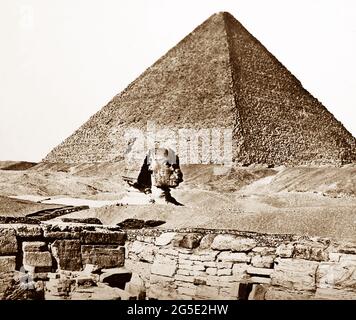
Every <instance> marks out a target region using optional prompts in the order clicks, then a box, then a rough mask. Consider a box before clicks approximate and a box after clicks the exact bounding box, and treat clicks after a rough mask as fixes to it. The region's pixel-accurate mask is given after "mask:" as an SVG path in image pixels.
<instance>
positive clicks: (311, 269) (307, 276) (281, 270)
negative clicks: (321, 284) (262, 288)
mask: <svg viewBox="0 0 356 320" xmlns="http://www.w3.org/2000/svg"><path fill="white" fill-rule="evenodd" d="M317 268H318V263H317V262H315V261H307V260H300V259H280V258H278V259H276V260H275V267H274V272H273V274H271V279H272V285H277V286H281V287H284V288H287V289H291V290H300V291H302V290H303V291H311V290H315V289H316V270H317Z"/></svg>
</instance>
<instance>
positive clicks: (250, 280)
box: [248, 275, 271, 284]
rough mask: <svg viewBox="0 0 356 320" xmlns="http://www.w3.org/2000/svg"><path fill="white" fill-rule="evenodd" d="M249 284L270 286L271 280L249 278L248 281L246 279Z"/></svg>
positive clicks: (256, 277) (255, 277)
mask: <svg viewBox="0 0 356 320" xmlns="http://www.w3.org/2000/svg"><path fill="white" fill-rule="evenodd" d="M248 281H249V282H251V283H259V284H270V283H271V278H269V277H263V276H261V277H259V276H255V275H253V276H251V277H250V278H249V279H248Z"/></svg>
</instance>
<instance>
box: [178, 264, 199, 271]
mask: <svg viewBox="0 0 356 320" xmlns="http://www.w3.org/2000/svg"><path fill="white" fill-rule="evenodd" d="M179 268H180V269H184V270H191V271H205V267H204V266H203V265H196V264H193V265H186V264H179Z"/></svg>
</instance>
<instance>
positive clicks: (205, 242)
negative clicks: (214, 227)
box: [199, 233, 216, 249]
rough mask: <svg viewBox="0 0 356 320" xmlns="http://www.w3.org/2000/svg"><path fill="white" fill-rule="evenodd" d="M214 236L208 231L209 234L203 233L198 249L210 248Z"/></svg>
mask: <svg viewBox="0 0 356 320" xmlns="http://www.w3.org/2000/svg"><path fill="white" fill-rule="evenodd" d="M215 237H216V234H213V233H209V234H207V235H205V236H204V237H203V238H202V239H201V241H200V245H199V248H200V249H210V247H211V245H212V243H213V241H214V239H215Z"/></svg>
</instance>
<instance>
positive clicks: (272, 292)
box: [265, 287, 313, 300]
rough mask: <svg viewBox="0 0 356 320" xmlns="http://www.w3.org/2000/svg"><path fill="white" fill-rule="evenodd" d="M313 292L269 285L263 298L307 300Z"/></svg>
mask: <svg viewBox="0 0 356 320" xmlns="http://www.w3.org/2000/svg"><path fill="white" fill-rule="evenodd" d="M312 297H313V293H311V292H306V291H302V292H300V291H288V290H285V289H284V290H281V289H277V288H273V287H270V288H268V289H267V291H266V293H265V300H309V299H311V298H312Z"/></svg>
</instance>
